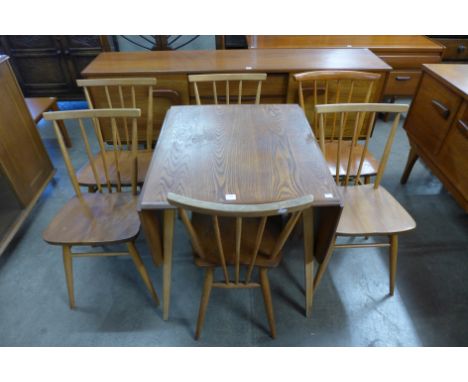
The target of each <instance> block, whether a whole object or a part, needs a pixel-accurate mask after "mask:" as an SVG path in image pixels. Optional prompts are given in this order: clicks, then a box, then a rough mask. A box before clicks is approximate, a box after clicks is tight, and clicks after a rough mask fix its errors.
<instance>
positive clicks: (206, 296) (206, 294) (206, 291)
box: [195, 268, 214, 340]
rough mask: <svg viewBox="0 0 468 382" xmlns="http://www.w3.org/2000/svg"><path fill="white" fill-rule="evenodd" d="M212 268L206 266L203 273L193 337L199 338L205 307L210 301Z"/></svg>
mask: <svg viewBox="0 0 468 382" xmlns="http://www.w3.org/2000/svg"><path fill="white" fill-rule="evenodd" d="M213 275H214V268H207V270H206V273H205V282H204V284H203V292H202V296H201V299H200V309H199V310H198V320H197V328H196V330H195V339H196V340H198V339H199V338H200V334H201V330H202V328H203V323H204V322H205V314H206V308H207V307H208V301H210V294H211V288H212V286H213Z"/></svg>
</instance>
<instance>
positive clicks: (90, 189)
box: [88, 184, 97, 193]
mask: <svg viewBox="0 0 468 382" xmlns="http://www.w3.org/2000/svg"><path fill="white" fill-rule="evenodd" d="M96 191H97V186H95V185H94V184H93V185H91V186H88V192H90V193H95V192H96Z"/></svg>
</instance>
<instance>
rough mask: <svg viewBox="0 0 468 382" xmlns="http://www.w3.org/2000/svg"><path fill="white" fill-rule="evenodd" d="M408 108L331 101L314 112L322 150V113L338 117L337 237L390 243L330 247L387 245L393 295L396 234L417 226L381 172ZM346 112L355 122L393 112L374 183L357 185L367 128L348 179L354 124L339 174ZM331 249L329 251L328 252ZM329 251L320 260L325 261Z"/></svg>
mask: <svg viewBox="0 0 468 382" xmlns="http://www.w3.org/2000/svg"><path fill="white" fill-rule="evenodd" d="M407 110H408V105H398V104H392V105H389V104H369V103H368V104H365V103H361V104H359V103H355V104H351V103H348V104H332V105H317V106H316V107H315V111H316V113H317V114H318V115H319V120H320V136H319V141H320V145H321V148H322V150H323V151H324V152H325V150H326V149H327V146H326V145H325V138H324V128H325V122H324V114H331V113H338V116H337V117H338V119H339V120H340V124H339V132H338V133H337V135H338V139H337V145H338V147H339V149H338V150H337V165H336V170H335V171H336V173H335V179H336V182H337V184H339V185H340V188H339V189H340V192H341V194H342V196H343V199H344V209H343V212H342V214H341V218H340V222H339V224H338V228H337V230H336V236H353V237H354V236H362V237H366V238H367V237H368V236H386V237H388V238H389V241H390V243H368V244H336V241H335V244H334V245H333V248H368V247H390V253H389V254H390V276H389V288H390V289H389V291H390V292H389V293H390V295H393V293H394V289H395V275H396V262H397V255H398V235H399V234H400V233H403V232H407V231H410V230H412V229H414V228H416V223H415V222H414V220H413V218H412V217H411V216H410V215H409V214H408V212H406V210H405V209H404V208H403V207H402V206H401V205H400V204H399V203H398V202H397V201H396V199H394V198H393V197H392V196H391V195H390V194H389V193H388V192H387V191H386V190H385V189H384V188H383V187H381V186H380V181H381V179H382V175H383V172H384V171H385V167H386V165H387V162H388V157H389V155H390V151H391V147H392V144H393V140H394V137H395V133H396V130H397V128H398V123H399V120H400V115H401V113H403V112H406V111H407ZM349 113H358V116H357V117H356V121H358V120H359V118H360V117H361V118H362V117H363V113H370V114H371V119H374V118H375V114H376V113H395V114H396V115H395V119H394V121H393V123H392V127H391V129H390V131H389V133H388V137H387V141H386V143H385V147H384V150H383V153H382V156H381V158H380V162H379V167H378V169H377V174H376V178H375V182H374V184H373V185H360V184H361V183H360V182H359V178H360V175H361V169H362V166H363V163H364V158H365V153H366V151H367V149H368V145H369V140H370V138H371V134H370V129H368V130H367V134H366V140H365V143H364V145H363V146H362V147H363V152H362V155H361V157H360V161H359V165H358V170H357V173H356V175H355V176H354V186H352V185H351V184H350V182H352V181H351V180H350V178H351V171H350V170H351V165H350V164H351V161H350V159H351V157H352V154H353V152H352V147H353V146H354V145H355V144H356V141H357V137H358V135H359V126H358V124H356V127H355V130H354V135H353V138H352V143H351V146H350V148H349V150H348V152H349V154H348V155H349V159H348V167H347V169H346V174H345V175H344V179H343V176H340V172H339V168H340V155H339V154H341V153H342V151H341V147H342V133H343V129H344V118H345V115H348V114H349ZM331 251H332V250H330V252H331ZM330 252H329V253H328V254H327V256H326V258H325V261H323V263H328V261H329V256H330V255H331V253H330ZM322 276H323V272H322V271H320V270H319V272H318V274H317V276H316V281H317V282H316V283H315V284H314V287H317V286H318V283H319V282H320V279H321V277H322Z"/></svg>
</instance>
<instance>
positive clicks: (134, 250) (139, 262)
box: [127, 242, 159, 305]
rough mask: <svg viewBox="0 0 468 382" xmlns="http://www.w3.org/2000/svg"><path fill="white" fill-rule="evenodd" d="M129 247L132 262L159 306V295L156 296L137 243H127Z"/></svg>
mask: <svg viewBox="0 0 468 382" xmlns="http://www.w3.org/2000/svg"><path fill="white" fill-rule="evenodd" d="M127 247H128V252H130V256H131V257H132V260H133V262H134V264H135V267H136V269H137V271H138V273H139V274H140V276H141V278H142V279H143V282H144V283H145V285H146V288H148V291H149V292H150V294H151V297H152V298H153V300H154V302H155V303H156V305H159V298H158V295H157V294H156V291H155V290H154V288H153V284H152V283H151V279H150V277H149V274H148V271H147V270H146V268H145V264H143V261H142V260H141V257H140V255H139V254H138V250H137V248H136V246H135V243H132V242H130V243H127Z"/></svg>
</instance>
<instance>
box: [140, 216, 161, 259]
mask: <svg viewBox="0 0 468 382" xmlns="http://www.w3.org/2000/svg"><path fill="white" fill-rule="evenodd" d="M159 213H160V211H155V210H143V211H140V212H139V215H140V222H141V226H142V228H143V232H144V233H145V238H146V241H147V243H148V246H149V249H150V253H151V257H152V258H153V262H154V265H156V266H157V267H159V266H160V265H161V264H162V263H163V253H162V241H161V224H160V222H159V216H158V214H159Z"/></svg>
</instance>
